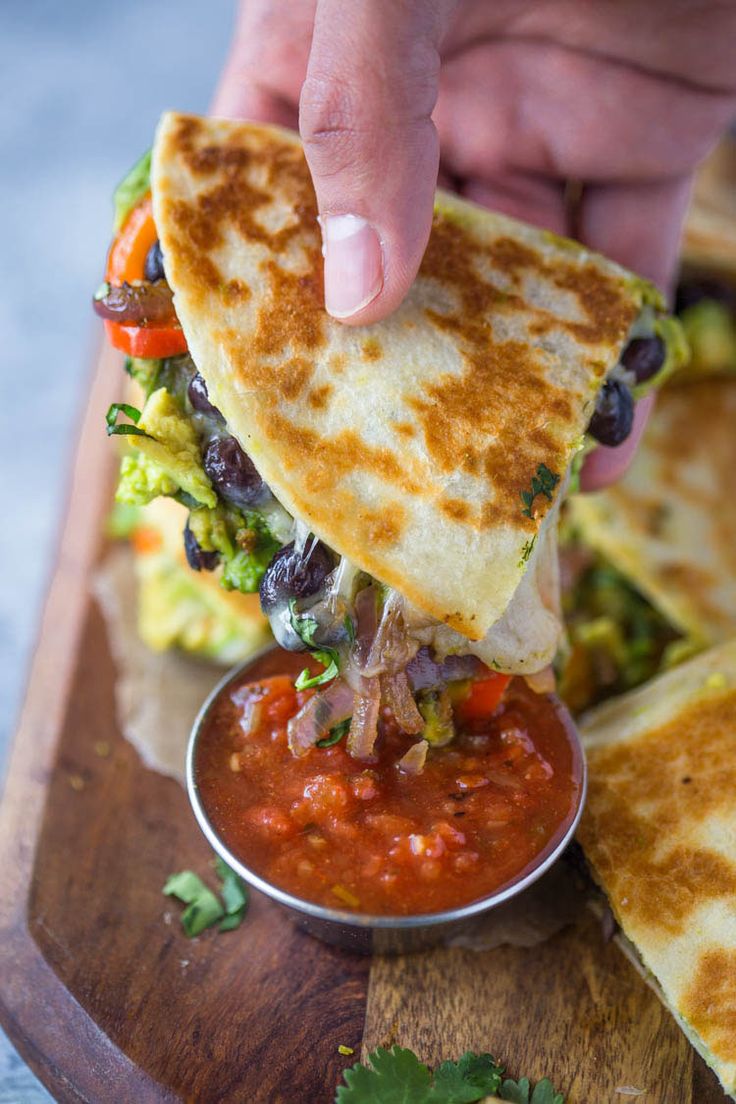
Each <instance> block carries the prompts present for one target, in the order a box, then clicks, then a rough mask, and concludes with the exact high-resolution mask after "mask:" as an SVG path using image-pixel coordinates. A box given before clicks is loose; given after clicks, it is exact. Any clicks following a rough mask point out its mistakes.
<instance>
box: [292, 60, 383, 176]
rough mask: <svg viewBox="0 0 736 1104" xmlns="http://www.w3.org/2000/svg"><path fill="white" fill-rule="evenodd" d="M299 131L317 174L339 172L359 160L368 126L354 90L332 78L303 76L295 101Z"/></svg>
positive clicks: (367, 134)
mask: <svg viewBox="0 0 736 1104" xmlns="http://www.w3.org/2000/svg"><path fill="white" fill-rule="evenodd" d="M299 129H300V131H301V136H302V141H303V143H304V147H305V150H306V151H307V154H308V156H309V158H310V161H312V162H313V164H315V167H316V168H317V170H318V171H321V170H323V169H325V168H326V167H327V166H329V169H330V173H331V174H334V173H335V172H339V171H341V170H342V169H343V168H345V167H347V166H348V165H349V164H351V163H354V162H355V160H356V159H357V158H358V157H359V155H360V152H361V149H362V148H363V147H364V145H365V143H366V141H367V140H368V138H369V133H370V125H369V122H368V121H367V120H366V118H365V116H364V115H363V113H362V111H361V110H360V109H359V107H358V104H357V102H356V96H355V92H354V90H353V89H352V88H351V87H350V85H349V84H348V83H346V82H344V81H341V80H337V79H335V78H329V79H325V78H321V77H314V76H312V77H307V79H306V80H305V81H304V84H303V86H302V92H301V96H300V99H299Z"/></svg>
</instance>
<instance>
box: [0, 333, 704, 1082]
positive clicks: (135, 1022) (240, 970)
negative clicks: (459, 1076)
mask: <svg viewBox="0 0 736 1104" xmlns="http://www.w3.org/2000/svg"><path fill="white" fill-rule="evenodd" d="M120 387H121V376H120V366H119V360H118V358H117V357H116V356H115V355H113V354H110V353H104V354H103V355H102V357H101V360H100V365H99V371H98V372H97V374H96V377H95V381H94V386H93V390H92V395H91V399H90V406H89V411H88V414H87V419H86V422H85V426H84V429H83V432H82V437H81V444H80V456H79V458H78V460H77V463H76V465H75V471H74V481H73V493H72V497H71V500H70V503H69V509H68V513H67V523H66V526H65V531H64V535H63V538H62V542H61V546H60V551H59V557H58V567H57V572H56V576H55V578H54V581H53V584H52V587H51V590H50V593H49V598H48V602H47V605H46V610H45V614H44V619H43V624H42V628H41V634H40V638H39V644H38V648H37V652H36V656H35V659H34V663H33V668H32V671H31V676H30V681H29V686H28V693H27V698H26V702H25V706H24V709H23V713H22V716H21V720H20V724H19V728H18V733H17V737H16V741H15V744H14V748H13V753H12V756H11V761H10V767H9V774H8V781H7V786H6V792H5V795H4V800H3V805H2V812H1V813H0V1014H1V1016H2V1021H3V1024H4V1026H5V1028H6V1030H7V1031H8V1033H9V1034H10V1036H11V1038H12V1039H13V1041H14V1043H15V1044H16V1046H17V1047H18V1049H19V1050H20V1051H21V1053H22V1054H23V1056H24V1057H25V1058H26V1060H27V1061H28V1062H29V1063H30V1065H31V1066H32V1067H33V1069H34V1070H35V1071H36V1072H37V1074H38V1075H39V1076H40V1077H41V1079H42V1080H43V1081H44V1083H45V1084H46V1085H47V1086H48V1087H49V1089H50V1090H51V1092H52V1093H53V1094H54V1096H55V1097H56V1099H57V1100H60V1101H91V1102H95V1104H96V1102H100V1104H107V1102H110V1104H128V1102H135V1104H148V1102H151V1104H153V1102H156V1104H162V1102H168V1101H192V1102H197V1104H220V1102H222V1104H229V1102H238V1104H240V1102H242V1104H260V1102H263V1104H323V1102H324V1104H328V1102H329V1101H331V1100H332V1099H333V1096H334V1087H335V1085H336V1083H337V1081H338V1080H339V1077H340V1073H341V1070H342V1069H343V1068H344V1067H345V1066H346V1065H350V1064H351V1063H352V1062H353V1061H354V1060H355V1059H354V1058H350V1057H342V1056H340V1055H339V1053H338V1051H337V1047H338V1045H339V1044H341V1043H342V1044H346V1045H348V1046H351V1047H354V1048H355V1049H356V1056H357V1052H358V1051H359V1050H360V1048H361V1045H362V1047H363V1051H364V1052H365V1050H366V1049H370V1048H372V1047H374V1046H375V1045H378V1044H382V1045H390V1044H392V1043H394V1042H398V1043H401V1044H402V1045H406V1046H411V1047H412V1048H413V1049H415V1050H416V1051H417V1053H418V1054H419V1055H420V1056H421V1057H422V1058H423V1059H425V1060H427V1061H428V1062H430V1063H435V1062H437V1061H439V1060H441V1059H443V1058H449V1057H456V1056H457V1055H459V1054H460V1053H461V1052H462V1051H463V1050H465V1049H468V1048H470V1049H479V1050H490V1051H491V1052H493V1053H495V1054H497V1055H498V1056H499V1057H500V1058H502V1059H503V1060H505V1061H506V1063H507V1064H508V1066H509V1070H510V1072H511V1073H512V1074H515V1075H518V1074H519V1073H521V1072H523V1073H528V1074H529V1075H531V1076H532V1077H537V1076H542V1075H544V1074H548V1075H550V1076H551V1077H552V1078H553V1079H554V1080H555V1081H556V1083H558V1084H559V1086H560V1087H561V1088H566V1089H567V1090H568V1091H569V1097H568V1099H569V1102H570V1104H609V1102H610V1104H622V1102H624V1101H626V1100H627V1099H632V1098H631V1097H629V1098H627V1097H625V1096H623V1095H621V1094H618V1093H616V1089H617V1088H620V1087H624V1086H632V1085H633V1086H636V1087H639V1088H643V1089H646V1090H647V1094H646V1095H645V1096H643V1097H638V1098H636V1099H637V1100H642V1101H643V1102H644V1104H720V1102H721V1101H722V1100H723V1099H724V1097H723V1094H722V1092H721V1090H720V1089H719V1087H718V1085H717V1083H716V1082H715V1079H714V1077H713V1075H712V1074H711V1073H710V1072H709V1071H708V1070H706V1069H705V1067H704V1066H703V1064H702V1063H701V1062H700V1061H699V1059H697V1058H696V1056H695V1055H694V1052H693V1051H692V1049H691V1048H690V1046H689V1045H688V1043H687V1041H686V1040H685V1038H684V1036H683V1035H682V1034H681V1032H680V1031H679V1030H678V1028H677V1027H676V1025H675V1023H674V1021H673V1020H672V1019H671V1017H670V1016H669V1015H668V1014H667V1013H666V1011H665V1010H664V1009H663V1007H662V1006H661V1005H660V1004H659V1002H658V1000H657V998H656V997H655V996H654V994H653V993H652V992H651V991H650V990H649V989H648V988H647V986H646V985H645V984H644V982H643V981H642V980H641V979H640V978H639V976H638V975H637V973H636V972H635V971H634V970H633V968H632V967H631V966H630V965H629V964H628V963H627V962H626V960H625V959H624V958H623V957H622V955H621V954H620V952H619V951H618V950H617V949H616V948H615V947H614V946H612V945H610V944H608V945H606V944H604V943H603V941H602V938H601V936H600V932H599V928H598V926H597V924H596V923H595V921H594V920H593V919H592V917H588V916H587V914H586V913H582V914H581V919H580V922H579V923H577V924H576V925H574V926H571V927H569V928H567V929H565V930H564V931H562V932H560V933H559V934H558V935H556V936H555V937H554V938H552V939H551V940H549V941H548V942H546V943H544V944H542V945H540V946H538V947H536V948H533V949H530V950H522V949H518V948H517V949H510V948H502V949H499V950H495V951H487V952H477V951H467V950H447V949H441V950H435V951H431V952H426V953H424V954H421V955H414V956H409V957H403V958H393V959H390V958H384V959H381V958H376V959H375V960H373V961H371V960H369V959H367V958H361V957H358V956H351V955H348V954H345V953H343V952H340V951H337V950H334V949H332V948H329V947H327V946H325V945H323V944H321V943H319V942H317V941H316V940H314V939H311V938H310V937H309V936H307V935H304V934H302V933H300V932H298V931H297V930H296V929H295V928H294V927H292V925H291V923H290V922H289V920H288V919H287V918H286V917H285V915H284V914H282V913H281V911H280V910H279V909H278V908H277V907H275V906H273V905H272V904H270V903H269V902H267V901H265V900H264V899H263V898H261V897H259V895H258V894H253V902H252V906H251V910H250V913H249V916H248V919H247V922H246V923H245V924H244V925H243V926H242V927H241V928H240V929H239V930H238V931H236V932H234V933H231V934H229V935H227V936H218V935H216V934H215V933H212V932H210V933H205V934H204V935H203V936H201V937H200V938H199V939H197V940H191V941H190V940H187V939H185V937H184V936H183V934H182V932H181V929H180V926H179V922H178V916H177V913H178V909H177V906H176V905H175V904H174V903H173V902H171V901H169V900H167V899H165V898H164V897H163V896H162V895H161V886H162V884H163V882H164V880H165V878H166V876H167V875H168V874H169V873H170V872H171V871H172V870H175V869H182V868H184V867H188V866H191V867H192V868H194V869H197V870H199V871H201V872H203V873H204V872H205V871H206V870H207V864H208V862H209V861H210V857H211V856H210V852H209V848H208V847H207V845H206V843H205V842H204V840H203V838H202V837H201V835H200V833H199V830H198V828H197V826H196V824H195V822H194V819H193V816H192V815H191V813H190V811H189V807H188V803H187V800H186V797H185V794H184V792H183V791H182V789H181V787H180V786H178V784H177V783H176V782H174V781H172V780H170V779H167V778H164V777H162V776H161V775H158V774H155V773H154V772H152V771H149V770H147V769H145V768H144V767H143V766H142V765H141V763H140V760H139V759H138V757H137V755H136V753H135V752H134V751H133V749H132V748H131V747H130V746H129V745H128V744H127V743H126V742H125V741H124V740H123V739H122V737H121V736H120V734H119V732H118V729H117V725H116V721H115V715H114V702H113V690H114V680H115V669H114V664H113V661H112V658H111V656H110V651H109V648H108V644H107V637H106V632H105V626H104V623H103V621H102V618H101V615H100V613H99V611H98V610H97V608H96V606H95V605H94V603H93V601H92V599H91V598H90V595H89V580H90V576H91V573H92V571H93V568H94V565H95V563H96V562H97V559H98V557H99V555H100V552H101V549H102V541H101V536H100V533H101V519H102V518H103V516H104V514H105V511H106V509H107V505H108V502H109V493H110V486H111V480H112V474H113V468H114V452H113V450H112V449H111V448H110V445H109V442H108V441H107V440H106V438H105V436H104V434H103V433H102V432H101V427H102V424H103V415H104V411H105V409H106V407H107V405H108V404H109V402H111V401H113V399H114V398H115V397H117V396H118V395H119V393H120Z"/></svg>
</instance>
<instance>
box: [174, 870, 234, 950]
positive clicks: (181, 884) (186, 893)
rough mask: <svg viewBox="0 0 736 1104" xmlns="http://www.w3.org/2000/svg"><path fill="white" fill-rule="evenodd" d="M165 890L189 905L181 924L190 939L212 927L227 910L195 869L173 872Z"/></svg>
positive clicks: (183, 914)
mask: <svg viewBox="0 0 736 1104" xmlns="http://www.w3.org/2000/svg"><path fill="white" fill-rule="evenodd" d="M163 892H164V893H165V894H166V896H167V897H177V898H178V899H179V900H180V901H183V902H184V904H185V905H186V906H187V907H186V908H185V909H184V911H183V913H182V914H181V926H182V927H183V929H184V932H185V934H186V935H188V936H189V938H190V939H193V938H194V936H195V935H200V933H201V932H203V931H204V930H205V928H209V927H211V926H212V924H215V923H217V921H218V920H221V919H222V917H223V916H224V915H225V910H224V909H223V907H222V905H221V904H220V902H219V901H218V900H217V898H216V897H215V895H214V893H213V892H212V890H211V889H209V888H208V887H207V886H206V885H205V884H204V882H203V881H202V879H201V878H200V877H199V875H198V874H195V873H194V871H193V870H182V871H180V873H179V874H172V875H171V877H170V878H169V879H168V880H167V882H166V885H165V886H164V888H163Z"/></svg>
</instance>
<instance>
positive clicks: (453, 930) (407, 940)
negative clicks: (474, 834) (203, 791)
mask: <svg viewBox="0 0 736 1104" xmlns="http://www.w3.org/2000/svg"><path fill="white" fill-rule="evenodd" d="M272 653H273V654H272ZM278 653H281V649H279V648H274V647H269V648H266V649H264V650H263V651H261V652H259V653H258V654H257V655H256V656H254V657H253V658H251V659H249V660H247V661H246V662H245V663H242V664H241V665H240V666H239V667H236V668H234V669H233V670H232V671H230V672H228V674H226V675H225V677H224V678H223V679H221V681H220V682H219V683H218V684H217V686H215V688H214V689H213V690H212V692H211V693H210V694H209V696H208V697H207V699H206V700H205V702H204V704H203V705H202V708H201V709H200V711H199V713H198V714H197V718H196V720H195V722H194V725H193V726H192V731H191V735H190V738H189V746H188V749H187V793H188V795H189V800H190V802H191V805H192V809H193V810H194V815H195V816H196V818H197V821H198V823H199V826H200V828H201V829H202V831H203V832H204V834H205V836H206V837H207V839H208V840H209V842H210V844H211V845H212V847H213V848H214V850H215V851H216V852H217V854H218V855H219V856H220V857H221V858H222V859H223V860H224V861H225V862H226V863H227V865H228V866H229V867H231V868H232V869H233V870H235V871H236V872H237V873H238V874H239V875H240V876H241V878H244V879H245V881H246V882H248V884H249V885H251V886H252V887H253V888H254V889H257V890H259V891H260V892H261V893H263V894H265V895H266V897H270V898H271V900H272V901H276V902H277V903H278V904H279V905H281V906H282V907H283V908H285V909H286V910H287V912H288V913H289V914H290V916H291V918H292V919H293V920H294V921H295V922H296V923H297V924H298V925H299V927H301V928H303V929H304V930H305V931H307V932H309V934H310V935H314V936H316V937H317V938H318V939H322V940H324V941H325V942H326V943H332V944H335V945H336V946H338V947H342V948H343V949H344V950H348V951H353V952H357V953H359V954H372V953H373V954H405V953H408V952H411V951H419V950H424V949H426V948H427V947H431V946H434V945H436V944H437V943H442V942H445V941H447V940H449V939H451V938H453V937H456V936H457V935H459V934H460V933H461V932H462V931H463V929H465V928H466V927H467V926H468V922H469V921H471V920H474V919H475V918H477V917H478V916H480V915H481V914H484V913H490V912H493V913H494V918H495V919H497V920H499V921H501V922H503V914H504V912H505V911H506V910H505V909H504V906H505V905H508V903H509V902H510V901H511V900H512V899H513V898H515V897H518V896H519V894H520V893H523V892H524V890H525V889H527V888H528V887H529V886H530V885H532V883H533V882H536V880H537V879H538V878H540V877H541V876H542V874H544V873H545V871H547V870H549V868H550V867H551V866H552V864H553V863H555V862H556V861H557V859H558V858H559V857H560V855H561V854H562V852H563V851H564V850H565V848H566V847H567V845H568V844H569V843H570V842H571V840H572V838H573V835H574V834H575V830H576V828H577V825H578V821H579V820H580V816H581V813H582V811H583V805H584V802H585V793H586V788H587V770H586V765H585V756H584V753H583V748H582V744H581V742H580V737H579V736H578V733H577V729H576V728H575V725H574V723H573V721H572V718H571V717H570V714H569V713H568V711H567V709H566V708H565V706H563V705H562V704H561V703H560V702H558V703H557V708H558V713H559V715H560V717H561V718H562V721H563V723H564V725H565V728H566V730H567V733H568V736H569V738H570V744H571V747H572V751H573V769H574V771H575V773H576V776H577V779H578V783H579V788H578V803H577V806H576V807H575V809H574V813H573V816H572V817H571V818H570V819H569V820H568V821H567V822H566V823H564V824H562V825H561V826H560V828H559V830H558V832H557V833H556V834H555V836H554V837H553V838H552V839H551V840H550V841H549V843H548V844H547V846H546V847H545V848H544V850H543V851H542V852H541V853H540V854H539V855H538V856H537V858H536V859H535V860H534V862H533V863H532V864H531V865H530V866H529V867H527V869H526V870H525V871H523V872H522V873H521V874H520V875H519V877H518V878H517V879H516V880H515V881H513V882H511V883H509V884H508V885H506V886H504V887H503V888H502V889H500V890H499V891H498V892H496V893H494V894H492V895H491V896H489V897H483V898H481V899H480V900H478V901H471V902H470V904H467V905H461V906H460V907H459V908H455V909H447V910H445V911H444V912H433V913H422V914H421V915H414V916H369V915H361V914H358V913H354V912H349V911H347V910H345V909H333V908H327V907H325V906H324V905H317V904H315V903H314V902H313V901H305V900H303V899H302V898H301V897H295V896H294V895H293V894H292V893H288V892H287V891H286V890H284V889H280V888H279V887H278V886H276V885H273V884H272V883H271V882H268V881H266V880H265V878H262V877H261V875H260V874H257V873H256V872H255V871H254V870H251V869H250V867H248V866H246V864H245V863H244V862H243V861H242V860H241V859H239V858H238V856H237V855H235V854H233V852H232V851H231V850H230V849H229V848H228V846H227V845H226V844H225V843H224V842H223V840H222V839H221V838H220V836H219V835H218V834H217V832H216V830H215V828H214V827H213V825H212V824H211V822H210V820H209V817H208V815H207V810H206V809H205V808H204V805H203V803H202V800H201V796H200V793H199V788H198V786H197V779H196V777H195V757H196V749H197V741H198V739H199V736H200V733H201V732H202V730H203V728H204V725H205V721H206V720H207V718H208V716H209V712H210V710H211V708H212V706H213V704H214V702H215V700H216V699H217V698H218V697H219V696H220V695H221V694H222V693H224V692H226V691H227V690H228V688H229V687H230V686H231V685H232V684H233V683H235V682H239V681H241V679H242V677H243V675H246V676H247V675H248V673H249V670H250V669H251V668H253V669H254V671H253V677H254V678H259V677H261V678H263V677H265V672H263V671H261V673H260V674H257V673H256V671H255V669H256V668H258V667H259V666H261V665H262V663H263V661H264V660H266V661H267V662H268V661H273V660H275V659H276V655H277V654H278ZM281 654H283V655H284V657H287V656H289V657H290V659H291V663H293V662H294V656H293V655H290V653H281ZM285 665H286V662H285ZM268 666H269V667H271V666H272V663H271V662H268ZM277 670H278V668H277V666H273V667H272V669H271V670H270V671H269V674H275V673H277ZM282 673H283V671H282ZM491 919H493V918H491Z"/></svg>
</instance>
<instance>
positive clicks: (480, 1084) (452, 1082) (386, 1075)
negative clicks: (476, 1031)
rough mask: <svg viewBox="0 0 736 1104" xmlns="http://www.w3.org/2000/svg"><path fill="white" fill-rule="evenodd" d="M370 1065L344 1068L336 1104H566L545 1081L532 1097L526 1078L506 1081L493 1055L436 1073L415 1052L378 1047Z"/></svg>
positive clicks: (467, 1058)
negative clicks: (496, 1102) (493, 1100)
mask: <svg viewBox="0 0 736 1104" xmlns="http://www.w3.org/2000/svg"><path fill="white" fill-rule="evenodd" d="M368 1063H369V1064H368V1065H363V1064H362V1063H360V1062H358V1063H357V1064H356V1065H354V1066H351V1067H350V1069H346V1070H345V1073H344V1078H345V1084H343V1085H339V1086H338V1089H337V1095H336V1097H335V1104H475V1102H476V1101H479V1100H483V1099H484V1097H486V1096H498V1097H499V1099H501V1100H508V1101H511V1102H512V1104H564V1097H563V1095H562V1094H561V1093H558V1092H556V1090H555V1089H554V1088H553V1087H552V1084H551V1082H550V1081H549V1080H548V1079H547V1078H546V1077H545V1078H544V1079H543V1080H542V1081H539V1082H538V1083H537V1085H535V1087H534V1091H533V1092H532V1094H531V1096H530V1095H529V1091H530V1084H529V1081H528V1080H527V1079H526V1078H522V1079H521V1080H520V1081H518V1082H517V1081H511V1080H508V1079H507V1080H504V1079H503V1073H504V1068H503V1066H502V1065H501V1064H500V1063H499V1062H497V1061H496V1059H495V1058H494V1057H493V1056H492V1055H491V1054H473V1053H472V1052H471V1051H468V1052H467V1053H466V1054H463V1056H462V1058H460V1059H458V1061H457V1062H443V1063H442V1064H441V1065H439V1066H438V1067H437V1069H436V1070H435V1071H434V1073H432V1071H431V1070H430V1069H429V1068H428V1067H427V1066H425V1065H424V1063H423V1062H420V1061H419V1059H418V1058H417V1056H416V1054H414V1053H413V1051H411V1050H406V1049H405V1048H404V1047H398V1046H395V1047H392V1048H391V1050H386V1049H385V1048H383V1047H378V1049H377V1050H374V1051H372V1052H371V1054H369V1055H368Z"/></svg>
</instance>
